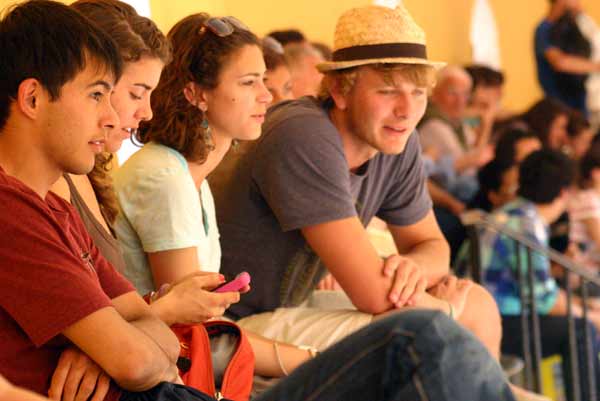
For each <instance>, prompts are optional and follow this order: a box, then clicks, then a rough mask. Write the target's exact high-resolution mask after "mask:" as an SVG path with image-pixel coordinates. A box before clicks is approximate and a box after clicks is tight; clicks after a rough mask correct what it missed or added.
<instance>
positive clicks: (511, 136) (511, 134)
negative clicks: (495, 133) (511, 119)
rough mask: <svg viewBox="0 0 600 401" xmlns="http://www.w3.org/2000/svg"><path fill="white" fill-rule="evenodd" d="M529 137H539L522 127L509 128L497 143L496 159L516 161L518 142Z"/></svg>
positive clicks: (507, 161)
mask: <svg viewBox="0 0 600 401" xmlns="http://www.w3.org/2000/svg"><path fill="white" fill-rule="evenodd" d="M528 138H537V135H536V134H534V133H533V132H531V131H526V130H523V129H520V128H509V129H508V130H507V131H504V133H502V135H501V136H500V138H499V139H498V142H497V143H496V156H495V157H496V159H499V160H502V161H503V162H505V163H506V164H514V163H516V160H515V156H516V150H517V142H519V141H521V140H523V139H528Z"/></svg>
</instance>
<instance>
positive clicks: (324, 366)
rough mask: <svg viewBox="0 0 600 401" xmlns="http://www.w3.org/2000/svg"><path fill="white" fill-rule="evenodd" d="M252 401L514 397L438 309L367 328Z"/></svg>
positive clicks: (483, 354)
mask: <svg viewBox="0 0 600 401" xmlns="http://www.w3.org/2000/svg"><path fill="white" fill-rule="evenodd" d="M254 400H255V401H317V400H318V401H336V400H340V401H352V400H357V401H359V400H360V401H377V400H382V401H384V400H385V401H392V400H395V401H425V400H428V401H446V400H447V401H459V400H460V401H476V400H482V401H484V400H485V401H496V400H498V401H499V400H514V398H513V395H512V393H511V392H510V390H509V388H508V385H507V382H506V379H505V378H504V374H503V372H502V370H501V368H500V366H499V365H498V363H497V362H496V361H495V360H494V359H493V358H492V357H491V356H490V354H489V353H488V352H487V351H486V349H485V348H484V347H483V345H482V344H481V343H480V342H479V341H478V340H477V339H476V338H475V337H474V336H473V335H472V334H471V333H469V332H467V331H466V330H464V329H463V328H461V327H460V326H459V325H457V324H456V323H455V322H453V321H451V320H450V319H449V318H448V317H447V316H446V315H444V314H442V313H441V312H434V311H429V310H413V311H407V312H402V313H397V314H394V315H392V316H390V317H388V318H386V319H382V320H380V321H377V322H375V323H372V324H370V325H368V326H367V327H365V328H363V329H362V330H360V331H358V332H357V333H355V334H353V335H351V336H349V337H347V338H346V339H344V340H342V341H340V342H339V343H338V344H336V345H334V346H332V347H330V348H329V349H327V350H326V351H325V352H323V353H322V354H321V355H319V356H318V357H317V358H315V359H313V360H311V361H309V362H307V363H306V364H304V365H302V366H300V367H299V368H297V369H296V370H295V371H294V372H293V373H292V374H291V375H290V376H289V377H287V378H286V379H285V380H282V381H280V382H279V383H278V384H277V385H275V386H274V387H272V388H270V389H269V390H267V391H265V392H264V393H262V394H260V395H259V396H258V397H256V398H255V399H254Z"/></svg>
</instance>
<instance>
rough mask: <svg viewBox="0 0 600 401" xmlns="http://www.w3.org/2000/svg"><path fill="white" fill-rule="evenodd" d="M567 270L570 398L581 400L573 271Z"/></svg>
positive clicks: (576, 400)
mask: <svg viewBox="0 0 600 401" xmlns="http://www.w3.org/2000/svg"><path fill="white" fill-rule="evenodd" d="M564 270H565V282H566V283H565V287H566V290H567V323H568V325H569V327H568V329H569V331H568V335H569V350H570V358H569V359H570V362H571V382H572V384H571V391H572V392H573V393H572V394H570V397H568V399H570V400H573V401H581V386H580V383H581V382H580V379H579V358H578V355H579V352H578V351H577V336H576V333H575V319H574V318H573V289H572V288H571V272H569V271H568V270H567V269H566V268H565V269H564Z"/></svg>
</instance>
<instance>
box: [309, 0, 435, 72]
mask: <svg viewBox="0 0 600 401" xmlns="http://www.w3.org/2000/svg"><path fill="white" fill-rule="evenodd" d="M377 63H398V64H423V65H430V66H432V67H434V68H441V67H443V66H444V65H446V63H441V62H433V61H429V60H427V49H426V45H425V32H423V29H421V27H420V26H419V25H417V23H416V22H415V21H414V20H413V18H412V17H411V16H410V14H409V13H408V11H407V10H406V8H404V6H398V7H397V8H395V9H392V8H389V7H383V6H376V5H370V6H366V7H359V8H353V9H351V10H349V11H347V12H345V13H344V14H342V16H341V17H340V18H339V19H338V22H337V25H336V27H335V35H334V43H333V58H332V61H328V62H324V63H320V64H318V65H317V68H318V69H319V71H321V72H327V71H332V70H341V69H344V68H350V67H356V66H359V65H365V64H377Z"/></svg>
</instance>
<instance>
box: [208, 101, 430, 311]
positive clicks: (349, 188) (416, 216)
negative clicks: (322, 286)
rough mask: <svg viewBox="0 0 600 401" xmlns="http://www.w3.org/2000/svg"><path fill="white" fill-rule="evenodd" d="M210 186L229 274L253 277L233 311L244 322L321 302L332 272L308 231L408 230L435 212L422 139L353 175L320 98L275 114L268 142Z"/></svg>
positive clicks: (235, 158)
mask: <svg viewBox="0 0 600 401" xmlns="http://www.w3.org/2000/svg"><path fill="white" fill-rule="evenodd" d="M225 172H226V173H225ZM209 181H210V183H211V187H212V189H213V195H214V198H215V201H216V210H217V219H218V224H219V229H220V232H221V247H222V255H223V260H222V263H221V271H222V272H223V273H225V274H227V275H232V276H233V275H235V274H237V273H239V272H241V271H247V272H249V273H250V275H251V276H252V291H250V293H248V294H245V295H244V296H242V299H241V301H240V302H239V303H238V304H236V305H233V306H232V307H231V308H230V309H229V313H230V315H231V317H234V318H241V317H245V316H247V315H250V314H254V313H260V312H265V311H270V310H273V309H275V308H277V307H280V306H296V305H298V304H299V303H301V302H302V301H304V300H305V299H306V297H307V296H308V295H309V294H310V293H311V291H312V290H313V288H314V286H315V285H316V283H317V282H318V281H319V280H320V279H321V278H322V276H323V275H324V273H325V269H324V267H323V266H321V263H320V261H319V258H318V256H317V255H316V254H315V253H314V252H313V251H312V250H311V248H310V247H309V246H308V244H307V243H306V241H305V240H304V237H303V236H302V233H301V232H300V229H301V228H302V227H307V226H311V225H315V224H320V223H325V222H329V221H335V220H340V219H344V218H348V217H352V216H358V217H359V218H360V220H361V222H362V223H363V224H365V225H366V224H367V223H368V222H369V221H370V220H371V218H372V217H373V216H375V215H377V216H378V217H380V218H381V219H383V220H384V221H386V222H388V223H390V224H394V225H400V226H405V225H410V224H414V223H416V222H418V221H419V220H421V219H422V218H423V217H425V215H426V214H427V212H428V211H429V210H430V209H431V200H430V198H429V194H428V192H427V189H426V186H425V175H424V171H423V167H422V163H421V151H420V147H419V141H418V138H417V134H416V133H412V134H411V137H410V138H409V140H408V143H407V145H406V149H405V151H404V152H403V153H402V154H400V155H392V156H390V155H383V154H377V155H376V156H375V157H374V158H372V159H371V160H369V161H368V162H367V163H365V164H364V165H363V166H361V167H360V168H359V169H358V171H357V173H351V172H350V171H349V166H348V162H347V161H346V157H345V155H344V150H343V146H342V140H341V137H340V135H339V133H338V131H337V129H336V128H335V126H334V125H333V124H332V122H331V120H330V119H329V117H328V114H327V110H325V109H324V108H323V107H322V106H321V105H320V104H319V103H318V102H317V101H316V100H315V99H313V98H302V99H300V100H296V101H290V102H285V103H281V104H279V105H277V106H275V107H273V108H271V109H270V110H269V113H268V115H267V119H266V122H265V124H264V125H263V134H262V136H261V138H260V139H259V140H257V141H256V142H254V143H251V144H246V145H245V146H244V147H243V149H242V150H241V151H240V152H239V153H238V154H237V155H236V154H235V153H234V154H233V155H230V156H229V158H228V160H226V161H225V162H224V164H223V165H222V166H220V168H219V169H218V170H217V171H215V172H214V173H213V174H212V175H211V176H210V177H209Z"/></svg>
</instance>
